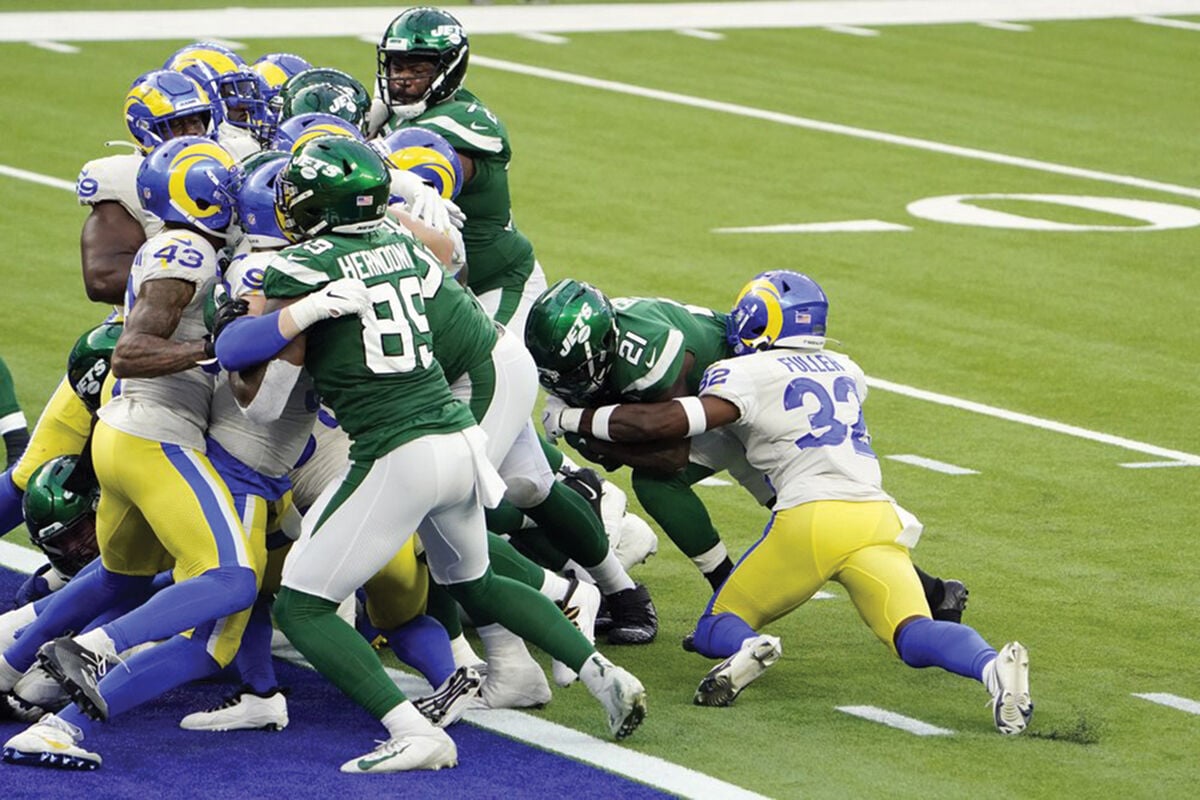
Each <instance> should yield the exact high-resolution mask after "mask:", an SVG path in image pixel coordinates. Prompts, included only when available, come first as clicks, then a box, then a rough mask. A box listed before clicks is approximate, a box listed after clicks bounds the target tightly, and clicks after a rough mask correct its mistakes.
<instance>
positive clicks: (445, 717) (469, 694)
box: [412, 667, 483, 728]
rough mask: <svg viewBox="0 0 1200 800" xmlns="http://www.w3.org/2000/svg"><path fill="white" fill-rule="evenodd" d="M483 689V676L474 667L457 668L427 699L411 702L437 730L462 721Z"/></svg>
mask: <svg viewBox="0 0 1200 800" xmlns="http://www.w3.org/2000/svg"><path fill="white" fill-rule="evenodd" d="M482 688H483V676H481V675H480V674H479V670H477V669H475V668H474V667H459V668H458V669H456V670H454V673H453V674H451V675H450V677H449V678H446V680H445V681H443V682H442V685H441V686H439V687H438V688H437V690H436V691H434V693H433V694H431V695H429V696H428V697H422V698H419V699H417V700H413V701H412V703H413V705H414V706H416V708H417V711H420V712H421V715H422V716H423V717H425V719H427V720H429V721H430V722H432V723H433V724H434V725H436V726H437V727H439V728H446V727H449V726H451V725H453V724H454V723H456V722H458V721H459V720H460V719H462V715H463V714H465V713H466V712H467V711H468V710H470V709H471V708H472V707H473V706H474V705H475V700H476V698H478V697H479V692H480V690H481V689H482Z"/></svg>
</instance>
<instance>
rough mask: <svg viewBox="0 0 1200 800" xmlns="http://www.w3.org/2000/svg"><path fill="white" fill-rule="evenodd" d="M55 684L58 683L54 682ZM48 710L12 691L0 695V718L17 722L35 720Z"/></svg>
mask: <svg viewBox="0 0 1200 800" xmlns="http://www.w3.org/2000/svg"><path fill="white" fill-rule="evenodd" d="M55 685H56V686H57V685H58V684H55ZM49 713H50V712H49V711H48V710H47V709H44V708H42V707H41V706H39V705H34V704H33V703H30V702H29V701H27V700H25V699H23V698H21V697H18V696H17V695H15V694H13V693H12V692H6V693H5V694H2V695H0V719H15V720H17V721H18V722H37V721H38V720H39V719H41V718H42V717H44V716H46V714H49Z"/></svg>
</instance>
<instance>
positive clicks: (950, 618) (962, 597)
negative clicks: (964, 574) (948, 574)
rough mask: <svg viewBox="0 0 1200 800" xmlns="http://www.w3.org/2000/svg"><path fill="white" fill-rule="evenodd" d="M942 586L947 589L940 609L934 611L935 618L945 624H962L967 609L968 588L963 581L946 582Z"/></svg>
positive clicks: (939, 605)
mask: <svg viewBox="0 0 1200 800" xmlns="http://www.w3.org/2000/svg"><path fill="white" fill-rule="evenodd" d="M942 585H943V586H944V587H945V589H944V592H945V594H944V596H943V597H942V602H941V603H939V604H938V607H937V608H935V609H932V611H933V618H934V619H938V620H942V621H943V622H958V623H961V622H962V615H963V611H964V610H965V609H966V607H967V595H968V594H970V592H968V591H967V587H966V586H964V585H963V582H962V581H956V580H944V581H942Z"/></svg>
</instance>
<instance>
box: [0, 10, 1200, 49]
mask: <svg viewBox="0 0 1200 800" xmlns="http://www.w3.org/2000/svg"><path fill="white" fill-rule="evenodd" d="M397 8H400V6H397V7H394V8H393V7H387V6H379V7H357V8H332V7H326V8H303V9H297V8H236V7H231V8H212V9H197V10H182V11H82V10H80V11H57V12H38V11H23V12H7V13H0V42H4V41H7V42H22V41H30V40H36V39H48V40H52V41H138V40H143V41H148V40H164V39H193V40H195V39H213V38H223V37H226V36H231V37H236V38H239V39H256V38H263V37H264V35H266V36H267V37H268V38H271V39H280V38H298V37H299V38H317V37H337V36H350V37H357V36H362V35H369V36H370V40H371V41H378V39H379V35H380V33H381V32H382V31H383V29H384V28H385V27H386V26H387V23H388V22H389V21H390V20H391V19H392V17H393V16H395V14H396V10H397ZM453 12H454V14H455V16H457V17H458V18H459V20H460V21H461V22H462V23H463V26H464V27H466V29H467V31H468V32H469V33H470V34H471V35H477V34H487V33H527V32H529V31H541V32H543V33H575V32H583V31H654V30H663V31H665V30H676V29H678V28H680V27H681V23H683V24H685V25H686V26H687V27H691V28H699V29H736V28H813V27H821V28H824V27H830V26H850V27H875V26H881V25H943V24H955V23H977V22H984V21H989V20H995V19H1004V20H1014V21H1033V20H1074V19H1108V18H1124V17H1132V16H1135V15H1143V16H1150V17H1160V16H1164V15H1172V14H1174V15H1181V14H1197V13H1200V0H1088V2H1081V0H821V1H816V2H814V1H813V0H808V1H807V2H803V1H802V2H748V3H648V4H641V5H634V4H629V5H622V6H620V7H619V10H617V11H614V7H613V6H611V5H573V6H560V5H551V4H547V5H530V6H486V5H473V6H455V7H454V9H453Z"/></svg>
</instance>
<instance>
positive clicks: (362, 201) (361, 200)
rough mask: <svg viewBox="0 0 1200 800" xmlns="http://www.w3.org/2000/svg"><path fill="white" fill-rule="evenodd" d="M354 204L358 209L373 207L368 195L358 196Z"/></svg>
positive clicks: (372, 201)
mask: <svg viewBox="0 0 1200 800" xmlns="http://www.w3.org/2000/svg"><path fill="white" fill-rule="evenodd" d="M354 202H355V203H356V204H357V205H358V207H359V208H365V207H366V206H369V205H373V204H374V203H375V201H374V200H373V199H371V195H369V194H360V195H359V196H358V197H357V198H356V199H355V201H354Z"/></svg>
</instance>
